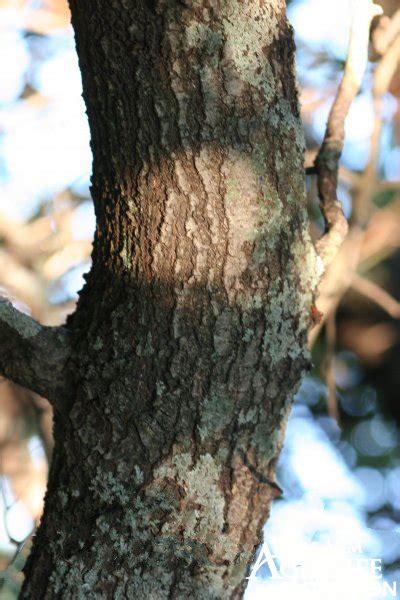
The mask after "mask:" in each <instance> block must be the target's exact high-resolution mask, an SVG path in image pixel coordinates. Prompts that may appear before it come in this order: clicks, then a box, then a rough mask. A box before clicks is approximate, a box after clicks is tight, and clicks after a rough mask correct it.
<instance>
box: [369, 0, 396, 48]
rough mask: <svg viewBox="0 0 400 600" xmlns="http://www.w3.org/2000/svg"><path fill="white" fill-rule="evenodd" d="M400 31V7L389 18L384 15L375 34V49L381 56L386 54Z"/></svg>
mask: <svg viewBox="0 0 400 600" xmlns="http://www.w3.org/2000/svg"><path fill="white" fill-rule="evenodd" d="M399 32H400V8H398V9H397V11H396V12H395V13H394V15H393V16H392V17H391V18H389V17H387V16H382V18H381V19H380V21H379V25H378V27H377V28H376V29H375V31H374V34H373V36H372V37H373V42H374V50H375V51H376V52H377V53H378V54H379V55H381V56H383V55H384V54H385V52H386V51H387V49H388V48H389V46H390V44H391V43H392V42H393V41H394V39H395V37H396V36H397V34H398V33H399Z"/></svg>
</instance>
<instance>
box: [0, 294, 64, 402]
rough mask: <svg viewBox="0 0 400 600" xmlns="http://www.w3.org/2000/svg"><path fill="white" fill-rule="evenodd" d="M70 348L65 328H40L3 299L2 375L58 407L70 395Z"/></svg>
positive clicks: (0, 309)
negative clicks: (68, 375) (68, 380)
mask: <svg viewBox="0 0 400 600" xmlns="http://www.w3.org/2000/svg"><path fill="white" fill-rule="evenodd" d="M69 349H70V345H69V334H68V331H67V330H66V329H65V328H64V327H45V326H43V325H40V324H39V323H38V322H37V321H35V320H34V319H32V318H31V317H29V316H28V315H25V314H23V313H21V312H20V311H19V310H17V309H16V308H14V306H13V305H12V304H11V303H10V302H8V301H7V300H4V299H0V375H3V376H4V377H7V378H8V379H11V380H12V381H14V382H15V383H18V384H19V385H22V386H24V387H26V388H28V389H30V390H32V391H34V392H36V393H38V394H40V395H41V396H44V397H45V398H47V399H48V400H49V401H50V402H51V403H52V404H53V405H58V402H59V401H60V399H62V398H64V397H65V396H66V395H67V393H68V388H67V385H66V383H67V377H66V373H65V365H66V361H67V358H68V356H69Z"/></svg>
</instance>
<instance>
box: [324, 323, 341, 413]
mask: <svg viewBox="0 0 400 600" xmlns="http://www.w3.org/2000/svg"><path fill="white" fill-rule="evenodd" d="M325 327H326V342H327V350H326V385H327V387H328V400H327V406H328V414H329V415H330V416H331V417H332V419H335V421H336V422H337V423H339V409H338V404H337V394H336V381H335V348H336V311H332V312H331V313H330V314H329V315H328V317H327V319H326V325H325Z"/></svg>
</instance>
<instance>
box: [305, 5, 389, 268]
mask: <svg viewBox="0 0 400 600" xmlns="http://www.w3.org/2000/svg"><path fill="white" fill-rule="evenodd" d="M381 10H382V9H381V8H380V7H378V6H376V5H374V4H373V2H372V0H354V11H353V20H352V26H351V32H350V43H349V50H348V54H347V60H346V64H345V68H344V72H343V77H342V81H341V83H340V86H339V89H338V92H337V94H336V98H335V100H334V102H333V105H332V108H331V112H330V114H329V118H328V123H327V126H326V132H325V137H324V140H323V142H322V145H321V148H320V150H319V152H318V155H317V158H316V159H315V168H316V170H317V174H318V195H319V199H320V208H321V212H322V215H323V217H324V220H325V233H324V235H323V236H322V237H321V239H320V240H318V242H317V244H316V247H317V252H318V254H319V255H320V257H321V258H322V261H323V263H324V265H325V267H327V266H328V265H329V264H330V263H331V262H332V259H333V258H334V256H335V255H336V253H337V251H338V249H339V247H340V246H341V244H342V242H343V240H344V239H345V237H346V235H347V232H348V223H347V220H346V218H345V216H344V214H343V210H342V205H341V203H340V202H339V200H338V198H337V184H338V171H339V160H340V156H341V154H342V150H343V144H344V123H345V119H346V116H347V114H348V112H349V108H350V106H351V103H352V102H353V100H354V98H355V96H356V95H357V92H358V90H359V89H360V85H361V80H362V77H363V75H364V71H365V67H366V65H367V59H368V41H369V29H370V24H371V20H372V18H373V17H374V16H375V15H377V14H380V13H381Z"/></svg>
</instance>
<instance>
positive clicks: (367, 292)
mask: <svg viewBox="0 0 400 600" xmlns="http://www.w3.org/2000/svg"><path fill="white" fill-rule="evenodd" d="M351 287H352V288H353V289H354V290H356V291H357V292H359V293H360V294H362V295H363V296H365V297H366V298H369V299H370V300H372V301H373V302H375V304H377V305H378V306H380V307H381V308H383V310H384V311H385V312H387V313H388V315H390V316H391V317H393V319H400V302H397V300H396V299H395V298H393V296H391V295H390V294H389V293H388V292H386V291H385V290H384V289H382V288H381V287H380V286H379V285H378V284H376V283H374V282H373V281H371V280H369V279H365V278H364V277H361V276H360V275H357V274H355V275H354V277H353V279H352V282H351Z"/></svg>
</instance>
